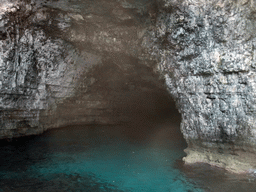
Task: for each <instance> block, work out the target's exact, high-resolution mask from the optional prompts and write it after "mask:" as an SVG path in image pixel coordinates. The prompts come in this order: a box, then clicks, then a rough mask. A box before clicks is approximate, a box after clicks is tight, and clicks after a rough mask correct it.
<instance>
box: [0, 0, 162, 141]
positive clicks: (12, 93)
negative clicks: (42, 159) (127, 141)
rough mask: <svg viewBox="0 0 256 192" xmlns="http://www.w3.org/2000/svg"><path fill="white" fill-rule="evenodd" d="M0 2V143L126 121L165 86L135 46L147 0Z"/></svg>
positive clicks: (149, 8)
mask: <svg viewBox="0 0 256 192" xmlns="http://www.w3.org/2000/svg"><path fill="white" fill-rule="evenodd" d="M0 1H1V3H0V139H1V138H13V137H19V136H24V135H31V134H38V133H41V132H43V131H44V130H46V129H48V128H52V127H60V126H66V125H73V124H77V123H79V124H81V123H87V124H88V123H89V124H90V123H105V124H110V123H121V122H126V121H131V119H129V117H128V116H129V114H128V113H132V112H134V110H133V109H126V111H128V112H125V111H124V110H122V107H124V106H125V104H126V103H127V102H132V100H133V99H134V98H138V95H139V93H142V94H144V95H149V97H148V98H150V97H151V98H152V97H154V96H152V94H151V93H152V92H157V91H161V90H164V89H165V88H164V86H163V85H164V81H163V80H160V79H159V76H158V75H157V74H156V73H155V72H154V66H155V64H156V62H155V61H153V60H152V58H150V55H149V54H148V53H147V51H145V48H143V45H142V41H143V39H144V38H146V37H145V36H146V34H147V29H148V28H150V26H151V25H152V21H153V20H154V17H155V16H154V15H155V14H154V12H155V10H154V2H153V1H148V0H145V1H141V2H137V1H117V0H111V1H105V0H97V1H93V2H92V1H90V0H88V1H87V0H84V1H66V0H57V1H56V0H50V1H40V0H27V1H21V0H20V1H19V0H17V1H16V0H0ZM148 12H150V14H149V13H148ZM153 90H154V91H153ZM150 95H151V96H150ZM132 98H133V99H132ZM149 100H150V99H149ZM147 102H148V101H147ZM142 105H145V103H144V104H143V102H142ZM133 107H134V106H133ZM144 109H147V107H146V108H144Z"/></svg>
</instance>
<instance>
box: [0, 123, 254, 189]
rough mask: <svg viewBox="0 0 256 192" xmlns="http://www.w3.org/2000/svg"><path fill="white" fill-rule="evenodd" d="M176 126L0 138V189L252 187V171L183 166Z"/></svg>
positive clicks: (182, 146)
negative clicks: (229, 171)
mask: <svg viewBox="0 0 256 192" xmlns="http://www.w3.org/2000/svg"><path fill="white" fill-rule="evenodd" d="M185 148H186V143H185V142H184V140H183V139H182V136H181V134H180V133H179V129H177V128H176V127H171V126H168V125H167V124H161V125H159V126H156V125H154V126H147V127H138V126H137V127H136V126H135V127H129V126H96V125H94V126H72V127H66V128H62V129H56V130H50V131H47V132H46V133H44V134H42V135H40V136H35V137H30V138H24V139H19V140H18V141H12V142H10V143H4V142H2V143H1V148H0V160H1V165H0V191H6V192H9V191H11V192H12V191H15V192H19V191H20V192H23V191H28V192H32V191H33V192H41V191H42V192H44V191H47V192H48V191H50V192H55V191H59V192H60V191H72V192H73V191H75V192H77V191H88V192H198V191H213V192H215V191H216V192H225V191H230V192H231V191H232V192H239V191H256V190H255V189H256V181H255V179H254V178H255V177H253V176H245V175H235V174H230V173H228V172H226V171H224V170H222V169H218V168H215V167H211V166H209V165H204V164H198V165H193V166H185V165H184V164H183V163H182V161H181V158H182V157H183V156H185V153H184V152H183V150H184V149H185Z"/></svg>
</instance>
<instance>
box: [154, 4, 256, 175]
mask: <svg viewBox="0 0 256 192" xmlns="http://www.w3.org/2000/svg"><path fill="white" fill-rule="evenodd" d="M255 11H256V2H255V1H253V0H252V1H249V0H243V1H233V0H223V1H220V0H214V1H210V0H209V1H208V0H183V1H175V0H166V1H161V11H160V13H159V15H158V17H157V25H156V29H155V30H153V31H152V32H151V34H152V37H153V40H154V42H155V47H154V48H153V49H152V52H153V53H154V54H155V55H158V56H159V57H158V60H159V70H161V71H162V73H163V74H164V75H165V79H166V84H167V86H168V89H169V91H170V93H171V94H172V95H173V97H175V99H176V101H177V106H178V108H179V111H180V113H181V114H182V122H181V130H182V133H183V135H184V138H185V139H186V141H187V143H188V148H187V149H186V150H185V152H186V153H187V157H185V158H184V160H185V162H186V163H195V162H205V163H210V164H212V165H216V166H220V167H224V168H226V169H228V170H231V171H234V172H244V171H252V170H253V169H255V168H256V162H255V158H256V156H255V149H256V148H255V144H256V116H255V109H256V105H255V104H256V97H255V96H256V95H255V91H256V68H255V67H256V57H255V53H256V51H255V47H256V38H255V37H256V35H255V29H256V20H255V18H256V12H255Z"/></svg>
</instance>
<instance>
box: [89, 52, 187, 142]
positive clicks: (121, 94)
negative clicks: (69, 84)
mask: <svg viewBox="0 0 256 192" xmlns="http://www.w3.org/2000/svg"><path fill="white" fill-rule="evenodd" d="M105 58H106V59H104V60H103V62H102V64H101V65H99V66H97V67H95V68H94V69H93V70H92V72H91V73H90V75H91V77H90V78H92V79H94V83H93V84H92V85H91V87H89V89H88V91H87V94H89V95H90V96H91V97H92V98H99V100H101V102H102V103H108V106H107V109H106V110H107V111H105V112H104V110H105V109H104V108H103V111H102V113H101V115H102V117H99V118H98V119H97V120H98V121H97V120H96V121H95V122H94V123H95V124H122V125H125V126H126V128H125V131H124V133H123V134H126V135H128V136H131V137H135V138H137V139H142V140H143V139H147V138H146V137H148V135H149V134H156V133H157V134H158V135H159V134H160V135H161V136H162V137H164V136H168V137H169V136H170V137H171V138H172V139H181V140H183V137H182V134H181V131H180V122H181V116H180V114H179V112H178V110H177V109H176V106H175V101H174V100H173V98H172V97H171V96H170V93H168V91H167V89H166V87H165V82H164V79H161V78H160V75H159V73H158V72H155V71H154V69H153V67H152V65H154V64H152V65H151V66H147V65H145V63H143V62H141V61H140V60H138V59H137V58H134V57H131V56H128V55H125V54H116V55H114V54H111V56H109V57H107V56H106V57H105ZM104 120H106V121H104ZM160 135H159V136H160Z"/></svg>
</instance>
